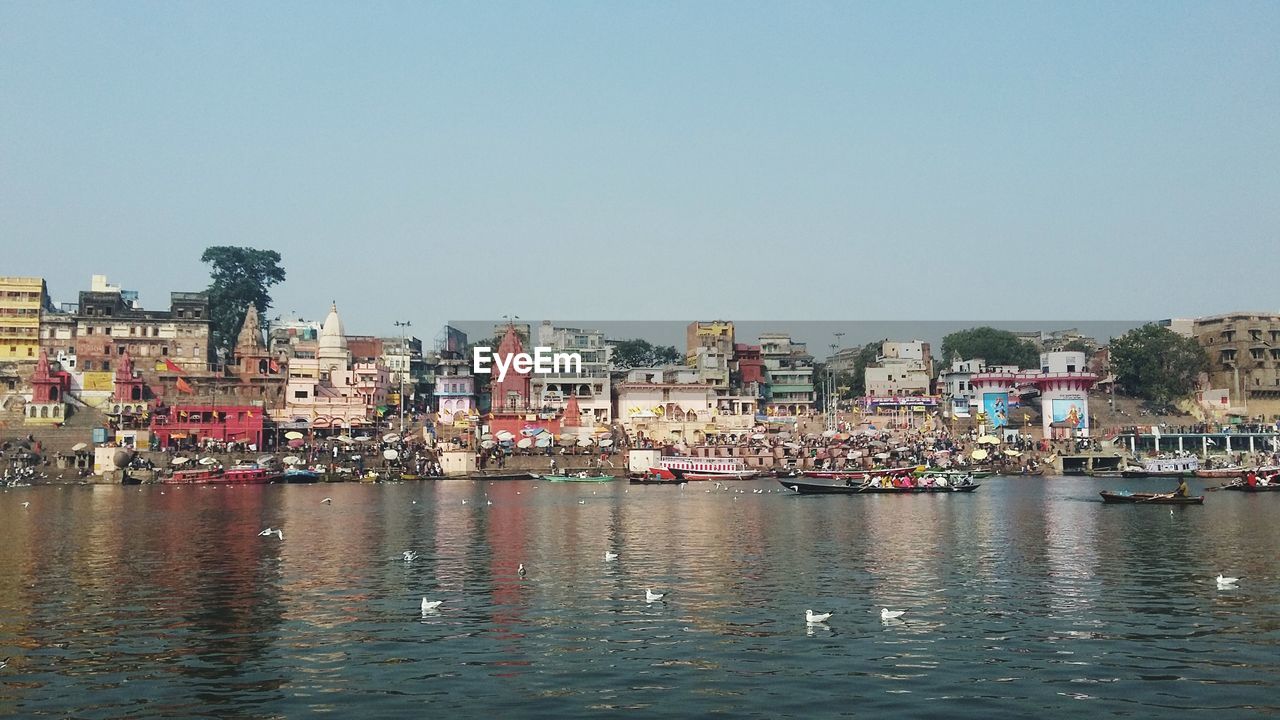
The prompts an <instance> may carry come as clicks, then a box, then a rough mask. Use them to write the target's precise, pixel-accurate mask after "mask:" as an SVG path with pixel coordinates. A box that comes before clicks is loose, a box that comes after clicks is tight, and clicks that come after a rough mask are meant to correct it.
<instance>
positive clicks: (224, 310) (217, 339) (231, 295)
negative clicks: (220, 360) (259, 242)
mask: <svg viewBox="0 0 1280 720" xmlns="http://www.w3.org/2000/svg"><path fill="white" fill-rule="evenodd" d="M200 262H202V263H207V264H209V265H210V266H211V270H210V273H209V275H210V279H211V282H210V284H209V291H208V292H209V320H210V328H209V330H210V334H211V335H212V336H213V347H214V348H217V349H220V350H225V351H226V352H228V353H230V352H231V349H232V348H233V347H234V346H235V342H236V335H237V334H238V333H239V331H240V324H241V322H243V320H244V313H245V311H246V310H248V309H249V304H250V303H252V304H253V305H255V306H256V307H257V308H258V313H259V314H263V313H266V311H267V308H268V307H270V306H271V293H270V292H268V291H269V289H270V288H271V286H272V285H275V284H277V283H281V282H284V268H282V267H280V253H278V252H276V251H275V250H257V249H255V248H249V247H233V246H230V245H217V246H214V247H208V248H205V250H204V254H202V255H201V256H200Z"/></svg>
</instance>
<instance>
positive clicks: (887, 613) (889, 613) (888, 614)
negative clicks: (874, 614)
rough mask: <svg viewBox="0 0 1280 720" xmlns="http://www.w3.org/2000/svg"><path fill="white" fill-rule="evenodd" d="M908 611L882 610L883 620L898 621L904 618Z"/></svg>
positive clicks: (881, 617)
mask: <svg viewBox="0 0 1280 720" xmlns="http://www.w3.org/2000/svg"><path fill="white" fill-rule="evenodd" d="M905 612H906V610H890V609H889V608H880V619H881V620H897V619H898V618H900V617H902V615H903V613H905Z"/></svg>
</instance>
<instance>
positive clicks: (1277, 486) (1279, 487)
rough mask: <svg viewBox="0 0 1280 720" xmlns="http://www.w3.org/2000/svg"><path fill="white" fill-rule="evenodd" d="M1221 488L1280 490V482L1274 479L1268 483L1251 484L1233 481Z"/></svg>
mask: <svg viewBox="0 0 1280 720" xmlns="http://www.w3.org/2000/svg"><path fill="white" fill-rule="evenodd" d="M1219 489H1221V490H1235V491H1236V492H1251V493H1254V492H1280V483H1278V482H1275V481H1272V482H1269V483H1267V484H1266V485H1252V486H1251V485H1249V483H1244V482H1240V483H1232V484H1230V485H1222V486H1220V488H1219Z"/></svg>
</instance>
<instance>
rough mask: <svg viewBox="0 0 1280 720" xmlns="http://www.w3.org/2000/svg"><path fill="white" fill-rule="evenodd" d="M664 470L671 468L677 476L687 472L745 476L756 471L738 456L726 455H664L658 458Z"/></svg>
mask: <svg viewBox="0 0 1280 720" xmlns="http://www.w3.org/2000/svg"><path fill="white" fill-rule="evenodd" d="M658 463H659V465H660V466H661V467H662V469H664V470H669V471H671V473H672V474H673V475H675V476H676V477H684V474H685V473H694V474H697V475H725V476H727V477H732V476H739V477H741V476H744V475H746V474H747V473H750V472H754V471H751V470H748V469H747V466H746V465H745V464H744V463H743V462H742V460H740V459H738V458H724V457H686V456H683V455H664V456H663V457H661V458H660V459H659V460H658Z"/></svg>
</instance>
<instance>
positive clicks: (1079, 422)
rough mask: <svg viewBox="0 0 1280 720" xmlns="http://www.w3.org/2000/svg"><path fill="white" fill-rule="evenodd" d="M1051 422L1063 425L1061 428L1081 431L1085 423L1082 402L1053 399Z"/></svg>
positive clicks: (1071, 399)
mask: <svg viewBox="0 0 1280 720" xmlns="http://www.w3.org/2000/svg"><path fill="white" fill-rule="evenodd" d="M1053 422H1055V423H1065V425H1063V426H1061V427H1069V428H1075V429H1076V430H1083V429H1084V423H1085V411H1084V400H1080V399H1078V398H1054V400H1053Z"/></svg>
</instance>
